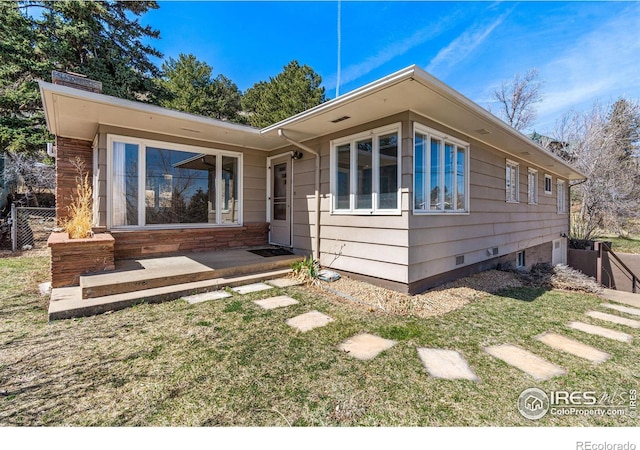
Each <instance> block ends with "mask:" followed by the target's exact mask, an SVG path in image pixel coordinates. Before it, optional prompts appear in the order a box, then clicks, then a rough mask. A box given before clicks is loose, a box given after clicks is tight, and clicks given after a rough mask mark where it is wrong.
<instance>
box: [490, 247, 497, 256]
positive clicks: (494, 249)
mask: <svg viewBox="0 0 640 450" xmlns="http://www.w3.org/2000/svg"><path fill="white" fill-rule="evenodd" d="M498 253H499V250H498V247H493V248H488V249H487V256H497V255H498Z"/></svg>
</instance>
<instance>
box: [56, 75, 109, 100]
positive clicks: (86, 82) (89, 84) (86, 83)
mask: <svg viewBox="0 0 640 450" xmlns="http://www.w3.org/2000/svg"><path fill="white" fill-rule="evenodd" d="M51 82H52V83H53V84H59V85H61V86H67V87H72V88H76V89H82V90H83V91H89V92H95V93H96V94H102V83H101V82H100V81H95V80H91V79H89V78H87V76H86V75H82V74H79V73H73V72H58V71H57V70H54V71H52V72H51Z"/></svg>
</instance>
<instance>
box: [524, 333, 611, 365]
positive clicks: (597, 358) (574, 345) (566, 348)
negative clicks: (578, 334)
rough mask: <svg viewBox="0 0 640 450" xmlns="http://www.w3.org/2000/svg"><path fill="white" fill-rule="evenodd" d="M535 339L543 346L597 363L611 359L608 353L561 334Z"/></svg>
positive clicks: (541, 336) (547, 334) (546, 335)
mask: <svg viewBox="0 0 640 450" xmlns="http://www.w3.org/2000/svg"><path fill="white" fill-rule="evenodd" d="M535 339H537V340H539V341H540V342H542V343H543V344H547V345H548V346H549V347H552V348H555V349H556V350H560V351H563V352H567V353H571V354H572V355H575V356H578V357H580V358H584V359H588V360H589V361H592V362H595V363H601V362H604V361H606V360H607V359H609V358H610V357H611V355H610V354H608V353H607V352H603V351H602V350H598V349H597V348H595V347H591V346H590V345H587V344H583V343H582V342H580V341H576V340H575V339H570V338H568V337H566V336H562V335H561V334H556V333H550V332H547V333H543V334H541V335H540V336H536V337H535Z"/></svg>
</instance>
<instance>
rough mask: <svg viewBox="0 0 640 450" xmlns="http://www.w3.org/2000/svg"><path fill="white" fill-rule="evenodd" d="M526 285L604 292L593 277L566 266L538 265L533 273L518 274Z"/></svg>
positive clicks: (590, 292) (595, 292)
mask: <svg viewBox="0 0 640 450" xmlns="http://www.w3.org/2000/svg"><path fill="white" fill-rule="evenodd" d="M517 274H518V278H520V280H522V282H523V284H524V285H527V286H531V287H540V288H545V289H562V290H565V291H575V292H585V293H587V294H601V293H602V292H603V291H604V290H603V288H602V286H600V285H599V284H598V283H597V282H596V280H595V279H594V278H593V277H589V276H587V275H585V274H583V273H582V272H580V271H579V270H575V269H573V268H571V267H569V266H566V265H564V264H558V265H556V266H551V265H550V264H536V265H535V266H533V268H532V269H531V271H528V272H517Z"/></svg>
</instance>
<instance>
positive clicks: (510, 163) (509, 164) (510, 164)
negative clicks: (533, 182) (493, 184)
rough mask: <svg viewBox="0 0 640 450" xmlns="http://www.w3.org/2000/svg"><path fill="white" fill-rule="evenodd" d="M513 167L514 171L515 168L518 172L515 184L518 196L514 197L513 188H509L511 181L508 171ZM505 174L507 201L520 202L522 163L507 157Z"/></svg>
mask: <svg viewBox="0 0 640 450" xmlns="http://www.w3.org/2000/svg"><path fill="white" fill-rule="evenodd" d="M509 169H511V170H512V171H513V170H515V173H516V180H515V185H516V190H515V194H516V198H515V199H513V198H512V197H511V189H509V186H508V183H509V181H510V180H509V176H508V174H507V171H508V170H509ZM504 174H505V176H504V188H505V194H506V202H507V203H520V163H517V162H515V161H514V160H512V159H509V158H507V160H506V163H505V172H504Z"/></svg>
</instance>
